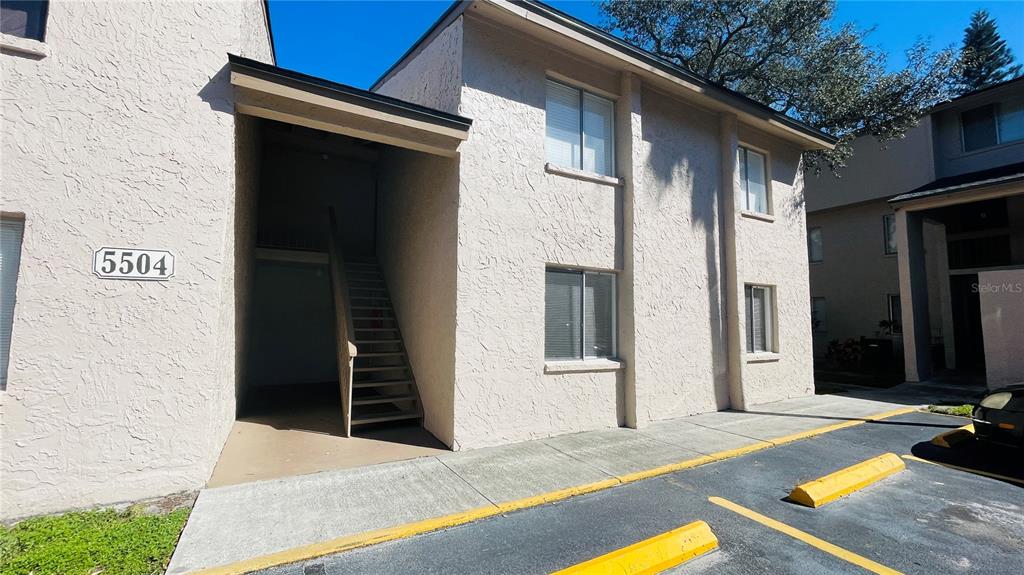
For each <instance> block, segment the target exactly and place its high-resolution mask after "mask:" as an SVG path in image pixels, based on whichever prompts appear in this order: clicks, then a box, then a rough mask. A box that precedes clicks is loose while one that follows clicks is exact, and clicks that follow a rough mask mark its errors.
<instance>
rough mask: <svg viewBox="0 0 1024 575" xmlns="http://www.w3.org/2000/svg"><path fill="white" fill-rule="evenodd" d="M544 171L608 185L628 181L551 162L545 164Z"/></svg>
mask: <svg viewBox="0 0 1024 575" xmlns="http://www.w3.org/2000/svg"><path fill="white" fill-rule="evenodd" d="M544 171H545V172H547V173H549V174H555V175H558V176H565V177H567V178H573V179H576V180H583V181H585V182H594V183H595V184H605V185H608V186H621V185H623V184H624V183H626V181H625V180H624V179H622V178H615V177H612V176H602V175H601V174H595V173H593V172H584V171H583V170H577V169H575V168H563V167H562V166H557V165H555V164H552V163H551V162H546V163H545V164H544Z"/></svg>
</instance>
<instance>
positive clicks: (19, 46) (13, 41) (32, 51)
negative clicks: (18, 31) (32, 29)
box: [0, 33, 50, 58]
mask: <svg viewBox="0 0 1024 575" xmlns="http://www.w3.org/2000/svg"><path fill="white" fill-rule="evenodd" d="M0 48H3V49H4V50H10V51H12V52H18V53H20V54H25V55H27V56H35V57H37V58H46V57H47V56H49V55H50V47H49V46H48V45H47V44H46V42H41V41H39V40H33V39H32V38H22V37H21V36H14V35H12V34H3V33H0Z"/></svg>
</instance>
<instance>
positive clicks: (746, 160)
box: [739, 146, 770, 214]
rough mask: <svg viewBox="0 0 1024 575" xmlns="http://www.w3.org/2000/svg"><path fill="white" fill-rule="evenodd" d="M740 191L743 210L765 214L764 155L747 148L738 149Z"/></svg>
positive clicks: (766, 188)
mask: <svg viewBox="0 0 1024 575" xmlns="http://www.w3.org/2000/svg"><path fill="white" fill-rule="evenodd" d="M739 165H740V190H742V191H743V209H744V210H747V211H749V212H758V213H762V214H767V213H769V212H770V210H769V209H768V170H767V168H766V162H765V157H764V154H762V153H760V152H755V151H754V150H751V149H749V148H744V147H742V146H741V147H740V148H739Z"/></svg>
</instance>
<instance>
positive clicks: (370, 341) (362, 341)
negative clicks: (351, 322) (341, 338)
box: [352, 339, 402, 356]
mask: <svg viewBox="0 0 1024 575" xmlns="http://www.w3.org/2000/svg"><path fill="white" fill-rule="evenodd" d="M352 343H354V344H356V345H363V344H374V343H383V344H396V343H402V340H400V339H357V340H355V341H354V342H352ZM359 355H360V356H361V355H363V354H359Z"/></svg>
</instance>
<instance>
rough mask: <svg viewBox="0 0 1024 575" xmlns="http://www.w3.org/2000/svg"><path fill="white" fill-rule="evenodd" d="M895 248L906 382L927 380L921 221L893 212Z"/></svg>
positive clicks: (927, 334) (916, 216)
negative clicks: (894, 214)
mask: <svg viewBox="0 0 1024 575" xmlns="http://www.w3.org/2000/svg"><path fill="white" fill-rule="evenodd" d="M896 247H897V253H898V256H897V257H898V259H899V270H900V304H901V305H902V307H903V359H904V362H905V370H906V379H907V381H915V382H917V381H926V380H927V379H928V378H929V377H931V368H932V360H931V326H930V325H929V323H928V276H927V269H926V266H925V249H924V218H923V216H922V215H921V214H920V213H919V212H908V211H907V210H906V209H901V208H896Z"/></svg>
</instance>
